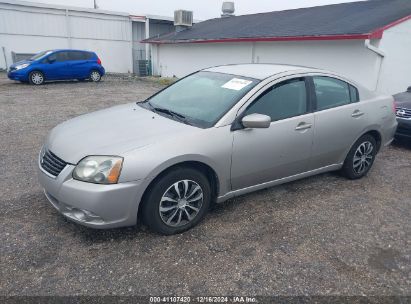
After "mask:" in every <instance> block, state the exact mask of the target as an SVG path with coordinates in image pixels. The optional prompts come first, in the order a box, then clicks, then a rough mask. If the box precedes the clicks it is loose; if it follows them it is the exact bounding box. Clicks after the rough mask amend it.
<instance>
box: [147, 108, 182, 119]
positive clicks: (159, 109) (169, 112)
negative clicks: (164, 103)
mask: <svg viewBox="0 0 411 304" xmlns="http://www.w3.org/2000/svg"><path fill="white" fill-rule="evenodd" d="M153 110H154V111H156V112H161V113H165V114H168V115H170V116H173V117H178V118H180V119H184V120H185V119H186V117H185V116H184V115H182V114H180V113H176V112H174V111H172V110H169V109H164V108H159V107H153Z"/></svg>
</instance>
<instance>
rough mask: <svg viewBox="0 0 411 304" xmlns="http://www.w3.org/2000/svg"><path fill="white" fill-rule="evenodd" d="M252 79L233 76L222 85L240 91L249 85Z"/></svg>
mask: <svg viewBox="0 0 411 304" xmlns="http://www.w3.org/2000/svg"><path fill="white" fill-rule="evenodd" d="M250 83H252V81H250V80H245V79H240V78H233V79H231V80H230V81H229V82H227V83H225V84H223V85H222V86H221V87H222V88H225V89H229V90H235V91H240V90H241V89H243V88H245V87H246V86H248V85H249V84H250Z"/></svg>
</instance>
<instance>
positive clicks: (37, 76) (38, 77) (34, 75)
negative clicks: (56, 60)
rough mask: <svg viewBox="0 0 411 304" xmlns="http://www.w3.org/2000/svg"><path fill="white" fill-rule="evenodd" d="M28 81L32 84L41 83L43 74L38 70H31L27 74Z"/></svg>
mask: <svg viewBox="0 0 411 304" xmlns="http://www.w3.org/2000/svg"><path fill="white" fill-rule="evenodd" d="M29 82H30V84H33V85H42V84H43V83H44V74H43V73H42V72H40V71H33V72H31V73H30V74H29Z"/></svg>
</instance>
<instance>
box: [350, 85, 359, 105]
mask: <svg viewBox="0 0 411 304" xmlns="http://www.w3.org/2000/svg"><path fill="white" fill-rule="evenodd" d="M349 86H350V98H351V102H358V101H360V94H359V93H358V89H357V88H356V87H354V86H353V85H349Z"/></svg>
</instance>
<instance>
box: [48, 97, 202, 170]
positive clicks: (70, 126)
mask: <svg viewBox="0 0 411 304" xmlns="http://www.w3.org/2000/svg"><path fill="white" fill-rule="evenodd" d="M199 130H201V129H199V128H196V127H193V126H189V125H186V124H183V123H180V122H177V121H174V120H172V119H169V118H167V117H163V116H160V115H158V114H156V113H153V112H151V111H149V110H146V109H144V108H142V107H140V106H138V105H136V104H135V103H132V104H126V105H121V106H115V107H112V108H108V109H105V110H101V111H97V112H93V113H90V114H85V115H82V116H79V117H76V118H74V119H70V120H68V121H66V122H64V123H62V124H60V125H58V126H57V127H55V128H54V129H53V130H52V131H51V132H50V134H49V136H48V138H47V141H46V144H45V147H46V149H48V150H50V151H52V152H53V153H54V154H56V155H57V156H58V157H60V158H61V159H63V160H64V161H66V162H68V163H71V164H77V163H78V162H79V161H80V160H81V159H82V158H84V157H86V156H88V155H119V156H122V155H123V154H124V153H125V152H127V151H130V150H134V149H139V148H143V147H145V146H148V145H152V144H155V143H157V142H162V141H164V140H170V138H172V137H179V136H183V135H186V134H187V133H192V132H198V131H199Z"/></svg>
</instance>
